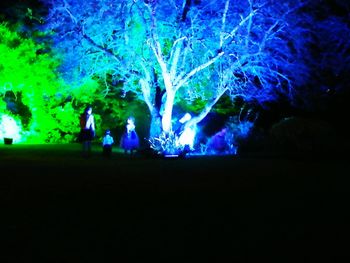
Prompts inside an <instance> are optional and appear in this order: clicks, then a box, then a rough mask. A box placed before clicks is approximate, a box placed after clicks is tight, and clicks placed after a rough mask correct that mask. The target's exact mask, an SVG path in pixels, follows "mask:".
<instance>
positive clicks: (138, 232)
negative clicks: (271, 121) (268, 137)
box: [0, 144, 350, 263]
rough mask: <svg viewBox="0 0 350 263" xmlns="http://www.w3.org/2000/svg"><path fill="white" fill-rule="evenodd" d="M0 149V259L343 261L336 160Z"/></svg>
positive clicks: (343, 204)
mask: <svg viewBox="0 0 350 263" xmlns="http://www.w3.org/2000/svg"><path fill="white" fill-rule="evenodd" d="M80 150H81V147H80V145H79V144H71V145H1V146H0V165H1V172H0V173H1V175H0V198H1V199H0V202H1V203H0V204H1V214H0V218H1V219H0V222H1V228H0V231H1V232H0V241H2V245H1V253H0V262H1V263H2V262H154V261H157V262H248V261H249V262H261V261H268V262H319V261H323V262H344V257H345V256H347V255H348V254H349V253H348V248H349V246H348V245H349V244H348V239H349V235H348V234H349V232H348V231H347V227H348V225H349V221H348V217H346V215H347V212H348V210H349V202H348V188H349V181H350V180H349V179H348V177H349V175H348V172H349V162H348V161H347V159H346V158H343V157H342V156H334V155H333V156H332V155H330V156H317V158H316V157H312V156H302V157H301V156H299V155H285V154H284V155H277V154H267V153H254V154H253V153H250V154H242V155H239V156H216V157H213V156H212V157H208V156H207V157H191V158H185V159H162V158H154V157H152V156H145V155H136V156H133V157H130V156H125V155H123V154H122V152H121V151H120V150H119V149H115V151H114V153H113V155H112V157H111V158H110V159H105V158H103V157H102V155H101V149H100V146H99V145H95V146H94V149H93V153H92V156H91V157H90V158H88V159H86V158H82V157H81V152H80Z"/></svg>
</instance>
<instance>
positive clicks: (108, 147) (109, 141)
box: [102, 130, 114, 157]
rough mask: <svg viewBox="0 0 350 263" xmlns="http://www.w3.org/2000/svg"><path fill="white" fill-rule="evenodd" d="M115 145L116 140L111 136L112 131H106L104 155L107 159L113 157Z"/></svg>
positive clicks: (103, 147) (103, 140) (103, 139)
mask: <svg viewBox="0 0 350 263" xmlns="http://www.w3.org/2000/svg"><path fill="white" fill-rule="evenodd" d="M113 144H114V139H113V137H112V135H111V131H110V130H106V132H105V135H104V136H103V138H102V149H103V150H102V154H103V156H105V157H111V155H112V147H113Z"/></svg>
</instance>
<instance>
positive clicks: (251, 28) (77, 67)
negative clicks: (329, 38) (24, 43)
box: [42, 0, 310, 137]
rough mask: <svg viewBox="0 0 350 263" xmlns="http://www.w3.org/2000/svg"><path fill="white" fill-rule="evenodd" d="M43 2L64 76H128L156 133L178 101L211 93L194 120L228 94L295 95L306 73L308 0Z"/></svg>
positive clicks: (126, 85) (168, 124) (167, 125)
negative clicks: (145, 105)
mask: <svg viewBox="0 0 350 263" xmlns="http://www.w3.org/2000/svg"><path fill="white" fill-rule="evenodd" d="M42 2H43V3H44V4H46V6H47V7H48V10H49V12H48V15H47V16H46V20H45V29H46V30H51V32H53V33H54V34H53V36H54V39H55V47H56V49H57V52H58V53H59V54H61V55H62V56H63V59H64V61H65V63H64V64H63V65H62V67H61V72H62V74H63V75H64V76H65V78H66V79H67V80H70V81H71V82H72V83H74V82H75V81H79V79H81V78H85V77H93V76H95V77H96V76H98V77H99V78H100V79H101V80H106V81H105V88H106V90H105V92H106V93H108V92H109V90H110V89H111V86H113V83H119V82H122V83H123V89H124V94H126V93H127V92H129V91H131V92H133V93H134V94H136V96H137V97H138V98H139V99H141V100H143V101H144V102H145V103H146V104H147V106H148V109H149V112H150V114H151V129H150V136H151V137H153V136H157V135H159V134H160V133H161V132H162V131H163V132H165V133H169V132H171V131H172V118H173V107H174V105H175V104H176V103H178V102H179V101H182V102H183V101H188V102H189V103H191V102H193V101H198V100H199V101H205V103H203V108H202V109H201V110H200V111H199V112H197V113H196V116H195V117H194V118H192V119H191V120H190V121H188V122H187V124H186V125H187V126H191V125H194V124H196V123H198V122H200V121H201V120H203V118H205V116H206V115H207V114H208V113H209V112H210V111H211V109H212V107H214V105H215V104H216V103H217V102H218V101H219V100H220V98H221V97H222V96H224V95H225V96H229V97H230V98H231V99H232V100H233V99H235V98H237V97H240V98H241V99H243V100H244V101H254V102H256V103H261V104H263V103H264V102H266V101H270V100H274V99H275V98H276V96H277V94H284V95H285V96H287V97H288V98H289V99H290V100H293V98H294V96H295V94H296V93H297V89H296V87H298V86H301V85H302V84H303V83H304V82H305V81H306V80H307V78H308V75H309V70H308V68H307V67H306V66H305V64H304V61H305V59H307V58H308V56H309V55H308V49H307V47H308V44H309V41H310V34H309V26H310V25H309V22H308V21H310V20H309V19H306V15H305V14H303V12H302V8H303V7H304V1H302V0H290V1H289V0H288V1H271V0H245V1H241V0H209V1H200V0H197V1H185V0H162V1H156V0H147V1H146V0H133V1H130V0H128V1H126V0H125V1H124V0H119V1H113V0H87V1H79V2H78V1H74V0H42ZM107 79H108V80H110V81H107ZM157 128H158V129H157Z"/></svg>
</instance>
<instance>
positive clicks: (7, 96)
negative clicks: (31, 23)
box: [0, 23, 78, 143]
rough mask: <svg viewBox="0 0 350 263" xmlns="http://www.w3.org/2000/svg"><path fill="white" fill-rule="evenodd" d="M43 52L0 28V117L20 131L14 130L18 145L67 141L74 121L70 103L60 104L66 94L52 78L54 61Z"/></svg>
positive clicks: (55, 77)
mask: <svg viewBox="0 0 350 263" xmlns="http://www.w3.org/2000/svg"><path fill="white" fill-rule="evenodd" d="M43 48H45V46H44V45H42V44H36V43H35V42H34V41H33V40H31V39H25V38H23V37H21V36H20V34H18V33H17V32H15V31H11V30H10V29H9V27H8V26H7V25H6V24H4V23H3V24H0V53H1V57H0V95H1V97H2V99H1V100H0V114H1V115H2V116H0V117H1V118H2V120H8V119H9V118H11V120H12V122H13V121H16V123H17V126H16V127H22V128H23V129H22V130H21V131H19V130H18V129H17V130H18V132H17V133H19V132H20V133H21V134H20V135H21V136H22V138H21V140H22V141H27V142H40V143H43V142H59V141H60V142H62V141H66V142H67V141H71V140H72V139H73V137H74V136H75V135H74V132H75V131H76V128H75V126H76V123H75V122H76V119H75V118H78V117H77V116H76V114H75V112H74V109H73V106H72V104H71V103H62V102H64V100H65V98H66V96H67V95H66V94H67V91H68V90H67V89H66V86H65V85H64V83H63V82H62V81H61V80H60V79H59V78H58V77H57V76H56V73H55V72H56V68H57V66H58V61H57V60H55V59H53V58H52V57H51V56H50V55H49V54H44V53H42V50H43ZM6 116H8V117H6ZM5 117H6V118H5ZM8 123H9V122H8ZM1 125H2V126H4V127H1V128H2V129H5V128H9V127H5V126H6V124H5V123H4V122H2V123H1ZM14 136H17V137H18V136H19V134H14ZM18 138H19V137H18ZM18 140H19V139H18Z"/></svg>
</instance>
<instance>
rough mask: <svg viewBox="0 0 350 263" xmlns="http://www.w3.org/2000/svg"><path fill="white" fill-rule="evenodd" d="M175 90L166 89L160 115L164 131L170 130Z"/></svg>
mask: <svg viewBox="0 0 350 263" xmlns="http://www.w3.org/2000/svg"><path fill="white" fill-rule="evenodd" d="M174 99H175V92H173V91H168V92H167V96H166V101H165V103H164V112H163V117H162V128H163V131H164V132H165V133H169V132H171V130H172V123H171V119H172V115H173V107H174Z"/></svg>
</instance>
